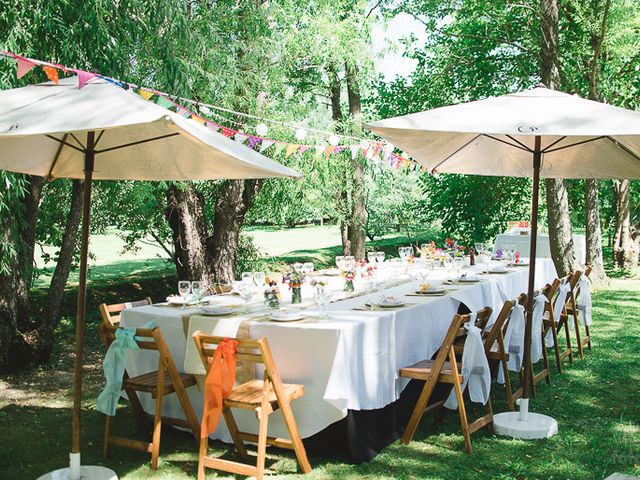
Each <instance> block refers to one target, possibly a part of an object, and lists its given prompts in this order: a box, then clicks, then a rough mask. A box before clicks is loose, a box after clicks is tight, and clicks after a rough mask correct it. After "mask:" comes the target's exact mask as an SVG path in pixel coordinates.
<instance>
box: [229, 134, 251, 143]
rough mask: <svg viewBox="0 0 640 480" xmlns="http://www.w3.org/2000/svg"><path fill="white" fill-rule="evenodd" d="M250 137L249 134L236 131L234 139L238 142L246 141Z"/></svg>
mask: <svg viewBox="0 0 640 480" xmlns="http://www.w3.org/2000/svg"><path fill="white" fill-rule="evenodd" d="M247 138H249V135H245V134H244V133H240V132H238V133H236V134H235V136H234V137H233V139H234V140H235V141H236V142H238V143H244V141H245V140H246V139H247Z"/></svg>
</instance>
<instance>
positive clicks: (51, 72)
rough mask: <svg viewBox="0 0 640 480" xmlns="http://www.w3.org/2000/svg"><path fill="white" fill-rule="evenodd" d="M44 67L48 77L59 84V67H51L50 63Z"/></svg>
mask: <svg viewBox="0 0 640 480" xmlns="http://www.w3.org/2000/svg"><path fill="white" fill-rule="evenodd" d="M42 69H43V70H44V73H46V74H47V78H48V79H49V80H51V81H52V82H53V83H55V84H56V85H57V84H58V69H57V68H56V67H50V66H49V65H45V66H44V67H42Z"/></svg>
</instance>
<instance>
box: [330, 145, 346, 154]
mask: <svg viewBox="0 0 640 480" xmlns="http://www.w3.org/2000/svg"><path fill="white" fill-rule="evenodd" d="M345 148H346V147H345V146H344V145H338V146H337V147H335V148H334V149H333V153H340V152H341V151H342V150H344V149H345Z"/></svg>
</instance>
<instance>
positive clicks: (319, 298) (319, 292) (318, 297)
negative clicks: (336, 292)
mask: <svg viewBox="0 0 640 480" xmlns="http://www.w3.org/2000/svg"><path fill="white" fill-rule="evenodd" d="M314 299H315V301H316V303H317V304H318V306H319V307H320V318H327V312H326V305H327V304H328V303H329V294H328V293H327V291H326V289H325V287H323V286H320V287H316V291H315V295H314Z"/></svg>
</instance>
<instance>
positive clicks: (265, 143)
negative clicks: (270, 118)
mask: <svg viewBox="0 0 640 480" xmlns="http://www.w3.org/2000/svg"><path fill="white" fill-rule="evenodd" d="M256 138H257V137H256ZM274 143H276V142H274V141H273V140H262V145H260V153H263V152H264V151H265V150H266V149H267V148H269V147H270V146H271V145H273V144H274Z"/></svg>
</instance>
